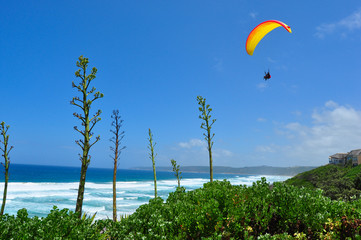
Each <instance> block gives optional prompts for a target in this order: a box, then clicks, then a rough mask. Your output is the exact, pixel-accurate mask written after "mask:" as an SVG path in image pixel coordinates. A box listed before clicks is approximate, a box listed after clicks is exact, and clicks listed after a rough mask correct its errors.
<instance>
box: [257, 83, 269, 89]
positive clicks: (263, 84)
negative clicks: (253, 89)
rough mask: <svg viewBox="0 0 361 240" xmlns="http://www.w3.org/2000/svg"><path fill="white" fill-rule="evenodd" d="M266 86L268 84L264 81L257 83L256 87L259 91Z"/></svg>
mask: <svg viewBox="0 0 361 240" xmlns="http://www.w3.org/2000/svg"><path fill="white" fill-rule="evenodd" d="M267 87H268V85H267V83H265V82H262V83H259V84H257V88H258V89H259V90H261V91H263V90H265V89H266V88H267Z"/></svg>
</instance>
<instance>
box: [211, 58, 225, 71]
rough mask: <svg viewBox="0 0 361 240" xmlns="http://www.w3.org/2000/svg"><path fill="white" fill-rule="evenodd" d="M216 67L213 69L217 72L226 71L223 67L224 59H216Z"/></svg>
mask: <svg viewBox="0 0 361 240" xmlns="http://www.w3.org/2000/svg"><path fill="white" fill-rule="evenodd" d="M214 62H215V63H214V65H213V68H214V69H215V70H216V71H217V72H222V71H223V69H224V65H223V59H221V58H214Z"/></svg>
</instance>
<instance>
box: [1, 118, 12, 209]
mask: <svg viewBox="0 0 361 240" xmlns="http://www.w3.org/2000/svg"><path fill="white" fill-rule="evenodd" d="M9 128H10V126H9V125H6V126H5V122H1V124H0V135H2V138H3V140H0V143H2V144H3V145H4V147H3V148H2V147H0V150H1V151H2V152H3V154H2V156H3V157H4V159H5V162H4V163H1V164H2V165H3V166H4V168H5V184H4V194H3V202H2V204H1V210H0V216H2V215H3V214H4V210H5V203H6V195H7V192H8V181H9V167H10V157H9V153H10V151H11V149H13V148H14V147H13V146H11V147H10V148H9V149H8V144H9V135H7V132H8V130H9Z"/></svg>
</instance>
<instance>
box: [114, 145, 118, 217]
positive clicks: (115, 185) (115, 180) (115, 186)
mask: <svg viewBox="0 0 361 240" xmlns="http://www.w3.org/2000/svg"><path fill="white" fill-rule="evenodd" d="M115 151H117V148H116V150H115ZM115 155H116V156H115V159H114V173H113V221H114V222H116V221H117V165H118V163H117V162H118V161H117V152H116V153H115Z"/></svg>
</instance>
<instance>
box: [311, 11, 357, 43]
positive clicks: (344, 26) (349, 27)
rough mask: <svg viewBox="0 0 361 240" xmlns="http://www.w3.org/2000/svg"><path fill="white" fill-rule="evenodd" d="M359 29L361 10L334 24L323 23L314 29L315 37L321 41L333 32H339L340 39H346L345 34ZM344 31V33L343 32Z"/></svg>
mask: <svg viewBox="0 0 361 240" xmlns="http://www.w3.org/2000/svg"><path fill="white" fill-rule="evenodd" d="M360 28H361V8H360V9H358V10H357V11H356V12H354V13H352V14H351V15H349V16H347V17H345V18H344V19H341V20H340V21H338V22H335V23H323V24H321V25H319V26H317V27H316V30H317V32H316V33H315V36H316V37H318V38H321V39H323V38H324V37H325V36H326V35H329V34H333V33H335V32H339V31H340V32H341V33H340V34H341V36H342V37H346V36H347V34H346V32H351V31H353V30H355V29H360ZM345 31H346V32H345Z"/></svg>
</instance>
